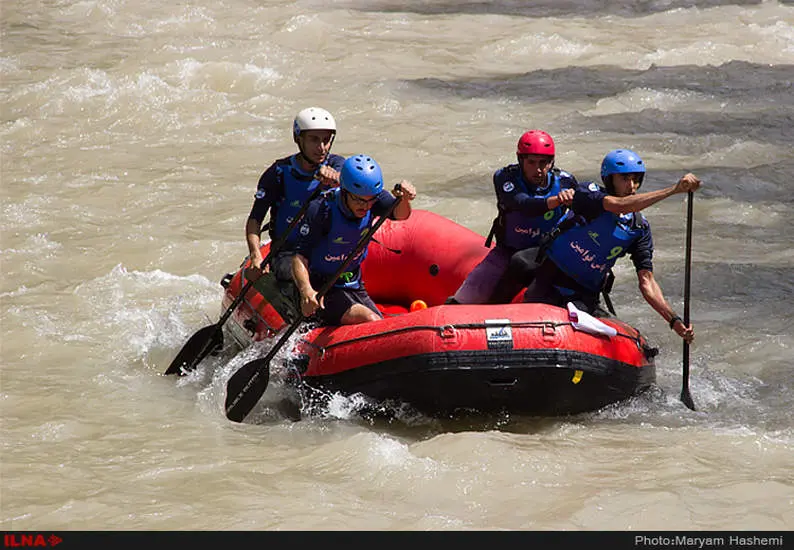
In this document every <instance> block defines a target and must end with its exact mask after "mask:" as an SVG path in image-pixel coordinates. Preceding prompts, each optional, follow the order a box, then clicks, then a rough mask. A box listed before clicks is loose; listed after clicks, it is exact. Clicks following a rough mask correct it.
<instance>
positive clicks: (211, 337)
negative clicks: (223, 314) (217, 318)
mask: <svg viewBox="0 0 794 550" xmlns="http://www.w3.org/2000/svg"><path fill="white" fill-rule="evenodd" d="M222 346H223V330H221V327H219V326H218V325H209V326H206V327H204V328H202V329H201V330H199V331H198V332H196V333H195V334H193V336H191V337H190V339H189V340H188V341H187V342H186V343H185V345H184V346H182V349H181V350H179V353H178V354H177V355H176V357H174V360H173V361H171V364H170V365H169V366H168V369H167V370H166V371H165V374H178V375H179V376H184V375H186V374H188V373H189V372H190V371H192V370H194V369H195V368H196V367H197V366H198V364H199V363H201V361H202V360H203V359H204V358H205V357H206V356H207V355H209V354H210V353H212V352H213V351H215V350H217V349H219V348H221V347H222Z"/></svg>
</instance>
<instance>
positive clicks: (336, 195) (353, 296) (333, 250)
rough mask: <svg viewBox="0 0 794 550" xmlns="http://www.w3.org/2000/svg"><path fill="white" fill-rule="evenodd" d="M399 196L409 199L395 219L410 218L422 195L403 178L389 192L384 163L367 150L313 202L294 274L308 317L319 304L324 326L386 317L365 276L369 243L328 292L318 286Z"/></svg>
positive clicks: (348, 163)
mask: <svg viewBox="0 0 794 550" xmlns="http://www.w3.org/2000/svg"><path fill="white" fill-rule="evenodd" d="M397 197H402V199H403V200H401V201H400V203H399V204H398V205H397V206H396V207H395V208H394V210H393V211H392V213H391V216H390V218H391V219H394V220H406V219H408V217H409V216H410V215H411V201H412V200H413V199H414V198H415V197H416V189H415V188H414V186H413V185H412V184H411V183H409V182H407V181H404V180H403V181H402V182H400V185H399V186H397V187H395V190H394V192H393V194H392V193H389V192H388V191H384V190H383V174H382V172H381V168H380V166H379V165H378V163H377V162H375V161H374V160H373V159H372V157H369V156H367V155H356V156H353V157H350V158H348V159H347V160H346V161H345V163H344V165H343V166H342V170H341V174H340V186H339V187H337V188H336V189H332V190H330V191H327V192H326V193H324V194H323V195H322V196H321V197H319V198H317V199H315V200H314V201H312V203H311V205H310V206H309V209H308V210H307V212H306V216H305V217H304V219H303V222H302V223H301V225H300V226H299V230H298V240H297V243H296V246H295V256H294V257H293V259H292V276H293V278H294V280H295V285H296V286H297V288H298V292H299V293H300V306H301V311H302V313H303V315H304V316H306V317H308V316H310V315H313V314H314V313H315V312H317V310H318V309H319V315H318V317H319V320H320V322H321V323H322V324H324V325H355V324H358V323H365V322H367V321H376V320H378V319H381V318H382V316H381V314H380V312H379V311H378V308H377V306H376V305H375V303H374V302H373V301H372V299H371V298H370V297H369V294H367V291H366V289H365V288H364V282H363V281H362V279H361V269H360V267H361V262H363V261H364V258H366V256H367V247H364V249H363V250H362V251H361V253H360V254H359V255H358V256H357V257H355V258H354V259H353V261H352V263H350V264H349V265H348V266H347V270H346V271H345V272H344V273H343V274H342V275H341V276H340V277H339V278H338V279H337V280H336V283H335V284H334V286H333V287H331V289H330V290H329V291H328V292H327V293H326V294H325V295H324V296H322V297H319V298H318V296H317V289H319V288H320V287H322V286H323V285H324V284H326V283H327V282H328V281H329V279H330V278H331V277H333V276H334V275H335V274H336V273H337V272H338V271H339V269H340V268H341V266H342V264H343V262H344V261H345V260H346V259H347V257H348V256H349V255H350V254H352V253H353V252H354V251H355V249H356V247H357V246H358V243H359V240H360V239H361V238H362V237H364V236H365V235H366V234H367V233H368V232H369V231H370V230H371V228H372V225H373V218H375V217H376V216H382V215H384V214H386V213H387V212H388V211H389V209H390V208H391V206H392V205H393V204H394V201H396V200H397Z"/></svg>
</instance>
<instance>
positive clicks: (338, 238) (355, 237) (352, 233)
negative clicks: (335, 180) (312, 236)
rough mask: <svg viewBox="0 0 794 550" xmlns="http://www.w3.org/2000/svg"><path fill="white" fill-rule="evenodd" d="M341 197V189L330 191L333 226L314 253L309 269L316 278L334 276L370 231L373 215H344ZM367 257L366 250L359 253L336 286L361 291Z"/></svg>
mask: <svg viewBox="0 0 794 550" xmlns="http://www.w3.org/2000/svg"><path fill="white" fill-rule="evenodd" d="M341 200H342V194H341V190H340V188H338V187H337V188H336V189H333V190H331V191H329V192H328V193H327V195H326V201H327V202H326V205H327V208H328V212H329V218H330V223H328V226H327V228H326V229H327V234H326V237H325V238H324V239H322V240H321V241H320V243H319V244H318V245H317V246H316V247H315V248H314V249H313V250H312V251H311V255H310V257H309V270H310V274H311V275H312V276H313V277H319V278H323V279H326V280H327V278H328V277H329V276H331V275H334V274H335V273H336V272H337V271H338V270H339V267H340V266H341V265H342V263H343V262H344V261H345V259H346V258H347V256H348V255H349V254H351V253H352V252H353V251H354V250H355V249H356V246H357V245H358V242H359V240H361V238H362V237H363V236H364V235H366V233H367V232H368V231H369V230H370V227H371V222H372V212H370V211H368V212H367V214H366V215H365V216H364V217H363V218H349V217H347V216H345V215H344V213H343V212H342V208H341V205H340V201H341ZM366 257H367V248H366V247H365V248H364V250H362V251H361V253H359V255H358V256H357V257H356V258H354V259H353V261H352V262H351V263H350V264H349V265H348V266H347V270H346V271H345V272H344V273H343V274H342V275H341V276H340V277H339V279H338V280H337V282H336V284H335V285H334V286H336V287H342V288H361V270H360V269H359V267H360V266H361V262H363V261H364V258H366Z"/></svg>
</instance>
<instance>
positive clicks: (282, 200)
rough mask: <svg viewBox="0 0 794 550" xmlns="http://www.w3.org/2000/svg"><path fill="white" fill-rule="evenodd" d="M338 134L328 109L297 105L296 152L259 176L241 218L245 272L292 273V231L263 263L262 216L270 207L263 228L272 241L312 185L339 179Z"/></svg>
mask: <svg viewBox="0 0 794 550" xmlns="http://www.w3.org/2000/svg"><path fill="white" fill-rule="evenodd" d="M335 137H336V121H335V120H334V117H333V116H331V113H329V112H328V111H326V110H325V109H320V108H319V107H309V108H306V109H303V110H302V111H300V112H299V113H298V114H297V115H296V116H295V120H294V121H293V123H292V139H293V141H294V142H295V143H296V144H297V145H298V152H297V153H295V154H293V155H290V156H288V157H285V158H282V159H279V160H277V161H275V162H274V163H273V164H271V165H270V167H269V168H268V169H267V170H265V172H264V173H263V174H262V176H261V177H260V178H259V185H257V189H256V195H255V196H254V204H253V206H252V207H251V213H250V214H249V215H248V220H247V221H246V224H245V238H246V241H247V242H248V251H249V253H250V257H251V266H252V267H251V268H249V269H248V270H247V271H246V275H247V276H248V277H249V278H251V279H254V280H256V279H258V278H259V277H260V276H261V275H262V274H263V273H266V272H268V271H272V272H273V273H274V274H275V276H276V278H277V279H278V280H280V281H290V280H291V278H292V255H293V253H294V252H293V250H292V249H293V247H294V243H295V241H296V237H297V235H296V234H295V233H296V231H293V232H292V234H290V235H288V236H287V240H286V241H285V243H284V246H283V248H282V249H281V250H280V251H278V252H277V253H276V254H274V255H272V256H271V260H270V265H264V266H263V265H262V262H263V260H264V258H263V257H262V252H261V251H260V246H261V244H262V243H261V240H260V234H261V232H262V231H263V227H262V221H263V220H264V219H265V215H266V214H267V213H268V211H270V221H269V223H268V224H267V226H266V228H267V230H268V233H269V235H270V239H271V242H275V240H276V239H277V238H278V237H279V236H281V234H282V233H283V232H284V231H286V229H287V227H288V226H289V224H290V222H291V221H292V220H293V218H294V216H295V215H296V214H297V213H298V211H300V209H301V207H302V206H303V204H304V203H305V202H306V201H307V200H308V198H309V196H310V195H311V193H312V191H314V188H315V186H316V185H324V186H327V187H334V186H337V185H339V170H341V168H342V163H343V162H344V161H345V159H344V157H341V156H339V155H333V154H331V152H330V151H331V145H333V142H334V138H335Z"/></svg>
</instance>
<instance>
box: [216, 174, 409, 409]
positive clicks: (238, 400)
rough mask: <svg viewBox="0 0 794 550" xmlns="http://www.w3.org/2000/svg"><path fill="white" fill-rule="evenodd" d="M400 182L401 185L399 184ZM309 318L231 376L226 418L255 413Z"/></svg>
mask: <svg viewBox="0 0 794 550" xmlns="http://www.w3.org/2000/svg"><path fill="white" fill-rule="evenodd" d="M398 185H399V184H398ZM400 201H401V198H398V199H397V200H396V201H394V203H393V204H392V206H391V207H390V208H389V211H388V212H387V213H386V214H385V215H383V216H381V217H380V219H379V220H378V221H377V222H376V223H375V225H373V226H372V228H371V229H370V230H369V231H368V232H367V234H366V235H364V236H363V237H361V239H360V240H359V241H358V244H357V245H356V248H355V250H353V252H352V253H350V254H348V256H347V258H345V261H344V262H342V265H341V266H340V267H339V269H338V270H337V272H336V273H334V274H333V275H331V277H330V278H329V279H328V280H327V281H326V282H325V284H324V285H323V286H322V287H321V288H320V290H319V291H318V292H317V299H318V300H319V299H320V298H321V297H323V296H325V294H326V293H327V292H328V291H329V290H331V287H333V286H334V285H335V284H336V281H337V279H339V277H341V276H342V274H343V273H344V272H345V270H346V269H347V266H349V265H350V263H351V262H352V261H353V259H354V258H355V257H356V256H358V255H359V253H361V251H362V250H364V247H365V246H366V245H367V243H368V242H369V241H370V240H371V239H372V237H373V235H375V232H376V231H377V230H378V228H379V227H380V226H381V225H383V222H385V221H386V219H387V218H388V217H389V216H390V215H391V213H392V212H393V211H394V209H395V208H396V207H397V205H398V204H399V203H400ZM305 318H306V317H305V316H304V315H303V313H302V312H301V314H300V315H298V317H297V319H295V320H294V321H293V322H292V324H291V325H290V326H289V327H287V329H286V331H285V332H284V334H282V335H281V338H279V339H278V341H277V342H276V343H275V344H273V347H272V348H270V351H268V352H267V355H265V356H264V357H262V358H261V359H254V360H253V361H249V362H248V363H246V364H245V365H243V366H242V367H240V369H239V370H238V371H237V372H235V373H234V374H233V375H232V376H231V378H229V382H228V383H227V384H226V417H227V418H228V419H229V420H232V421H233V422H242V421H243V419H244V418H245V417H246V416H248V413H249V412H251V409H253V408H254V405H256V403H257V402H258V401H259V399H260V398H261V397H262V396H263V395H264V393H265V390H266V389H267V383H268V380H269V379H270V361H271V360H272V359H273V357H275V355H276V353H278V351H279V350H280V349H281V347H282V346H283V345H284V343H285V342H286V341H287V339H288V338H289V337H290V336H292V333H293V332H295V330H297V328H298V326H299V325H300V324H301V323H302V322H303V320H304V319H305Z"/></svg>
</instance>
